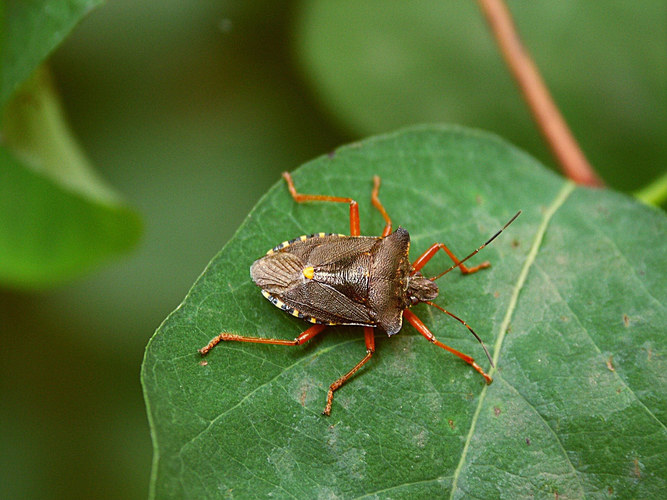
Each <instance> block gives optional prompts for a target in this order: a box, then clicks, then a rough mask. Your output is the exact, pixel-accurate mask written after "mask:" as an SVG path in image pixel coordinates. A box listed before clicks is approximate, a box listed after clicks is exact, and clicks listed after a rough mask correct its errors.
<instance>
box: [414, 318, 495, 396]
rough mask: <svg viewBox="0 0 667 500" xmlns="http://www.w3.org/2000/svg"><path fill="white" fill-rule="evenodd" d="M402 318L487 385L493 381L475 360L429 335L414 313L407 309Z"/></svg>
mask: <svg viewBox="0 0 667 500" xmlns="http://www.w3.org/2000/svg"><path fill="white" fill-rule="evenodd" d="M403 317H404V318H405V319H407V320H408V321H409V322H410V324H411V325H412V326H414V327H415V329H416V330H417V331H418V332H419V333H421V334H422V335H423V336H424V337H426V339H427V340H429V341H430V342H432V343H434V344H435V345H437V346H438V347H442V348H443V349H444V350H446V351H449V352H451V353H452V354H453V355H455V356H458V357H459V358H461V359H462V360H463V361H465V362H466V363H468V364H469V365H470V366H472V367H473V368H474V369H475V370H477V371H478V372H479V374H480V375H482V377H484V380H486V383H487V384H490V383H491V382H493V379H492V378H491V377H490V376H489V375H487V374H486V372H485V371H484V370H482V368H481V367H480V366H479V365H478V364H477V363H475V360H474V359H473V358H471V357H470V356H468V355H467V354H463V353H462V352H460V351H457V350H456V349H454V348H452V347H449V346H448V345H445V344H443V343H442V342H440V341H439V340H438V339H436V338H435V336H434V335H433V334H432V333H431V330H429V329H428V328H427V327H426V325H425V324H424V323H422V321H421V320H420V319H419V318H418V317H417V315H416V314H415V313H413V312H412V311H410V310H409V309H406V310H405V311H403Z"/></svg>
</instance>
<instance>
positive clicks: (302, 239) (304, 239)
mask: <svg viewBox="0 0 667 500" xmlns="http://www.w3.org/2000/svg"><path fill="white" fill-rule="evenodd" d="M299 239H300V240H301V241H306V240H307V239H308V236H306V235H305V234H304V235H303V236H299Z"/></svg>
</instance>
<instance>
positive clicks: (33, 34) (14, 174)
mask: <svg viewBox="0 0 667 500" xmlns="http://www.w3.org/2000/svg"><path fill="white" fill-rule="evenodd" d="M99 3H100V2H99V1H90V0H88V1H74V2H68V3H64V2H56V1H49V0H33V1H29V2H16V1H10V2H7V3H6V5H4V7H5V8H4V16H5V17H4V23H3V28H4V29H3V44H2V49H3V50H2V52H1V53H0V54H1V58H0V107H3V105H4V110H3V112H2V120H1V128H0V130H1V132H2V138H1V142H0V286H5V287H16V288H26V289H30V288H41V287H45V286H50V285H53V284H56V283H59V282H62V281H63V280H66V279H71V278H72V277H73V276H77V275H80V274H82V273H84V272H85V271H88V270H89V269H90V268H91V267H92V266H93V265H94V264H97V263H98V262H100V261H103V260H105V259H107V258H108V257H109V256H110V255H113V254H116V253H119V252H122V251H126V250H128V249H129V248H131V247H133V246H134V245H135V244H136V242H137V240H138V237H139V233H140V229H141V225H140V221H139V218H138V216H137V214H135V213H134V212H133V211H132V210H131V209H129V208H128V207H127V206H126V205H125V204H124V203H123V202H122V201H121V199H120V198H119V196H118V195H116V194H115V193H114V192H113V190H112V189H110V188H109V187H107V186H106V185H105V183H104V182H103V181H102V180H101V179H100V177H99V176H98V175H97V174H96V173H95V172H94V170H93V168H92V166H91V165H90V164H89V162H88V161H87V159H86V157H85V154H84V153H83V152H82V151H81V149H80V148H79V146H78V144H77V141H76V140H75V139H74V137H73V136H72V134H71V132H70V131H69V128H68V126H67V124H66V120H65V117H64V114H63V112H62V109H61V105H60V101H59V98H58V95H57V93H56V92H55V90H54V89H53V85H52V81H51V78H50V75H49V73H48V71H47V70H46V68H45V67H43V66H42V67H40V66H39V65H40V64H42V62H43V60H44V59H45V58H46V57H47V55H49V54H50V52H51V51H52V50H53V49H54V48H55V47H56V46H57V45H58V44H60V43H61V42H62V41H63V39H64V37H65V36H66V35H67V34H68V33H69V32H70V30H71V29H72V28H73V27H74V25H75V24H76V23H77V22H79V20H80V19H81V18H82V17H83V16H84V15H85V14H86V13H87V12H88V11H89V10H90V9H92V8H93V7H94V6H95V5H97V4H99Z"/></svg>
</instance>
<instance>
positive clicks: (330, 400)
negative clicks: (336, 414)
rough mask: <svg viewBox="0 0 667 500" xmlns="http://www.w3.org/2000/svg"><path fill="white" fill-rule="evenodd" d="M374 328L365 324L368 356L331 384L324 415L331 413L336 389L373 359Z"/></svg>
mask: <svg viewBox="0 0 667 500" xmlns="http://www.w3.org/2000/svg"><path fill="white" fill-rule="evenodd" d="M373 332H374V328H373V327H371V326H365V327H364V339H365V340H366V356H364V359H362V360H361V361H359V362H358V363H357V364H356V365H355V367H354V368H352V369H351V370H350V371H349V372H347V373H346V374H345V375H343V376H342V377H341V378H339V379H338V380H336V381H335V382H334V383H333V384H331V386H330V387H329V393H328V394H327V405H326V406H325V407H324V411H323V412H322V415H326V416H327V417H328V416H329V415H331V404H332V403H333V397H334V391H336V390H338V389H340V387H341V386H342V385H343V384H344V383H345V382H347V379H349V378H350V377H351V376H352V375H354V374H355V373H356V372H357V370H359V368H361V367H362V366H363V365H364V363H366V361H368V360H369V359H371V356H372V355H373V353H374V352H375V337H374V336H373Z"/></svg>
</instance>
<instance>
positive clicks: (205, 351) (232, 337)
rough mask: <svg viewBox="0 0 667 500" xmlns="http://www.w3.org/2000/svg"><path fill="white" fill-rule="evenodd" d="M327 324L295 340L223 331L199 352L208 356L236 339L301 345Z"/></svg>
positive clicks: (316, 326) (261, 342)
mask: <svg viewBox="0 0 667 500" xmlns="http://www.w3.org/2000/svg"><path fill="white" fill-rule="evenodd" d="M326 327H327V325H313V326H311V327H310V328H308V329H307V330H306V331H304V332H303V333H302V334H301V335H299V336H298V337H297V338H295V339H293V340H285V339H268V338H262V337H246V336H244V335H236V334H234V333H221V334H220V335H218V336H216V337H215V338H213V339H212V340H211V341H210V342H209V343H208V344H206V345H205V346H204V347H202V348H201V349H199V354H201V355H202V356H206V354H208V353H209V351H210V350H211V349H213V348H214V347H215V346H216V345H218V344H219V343H220V342H223V341H230V340H232V341H236V342H252V343H254V344H274V345H301V344H303V343H304V342H308V341H309V340H310V339H312V338H313V337H314V336H315V335H317V334H318V333H320V332H321V331H322V330H324V329H325V328H326Z"/></svg>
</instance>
